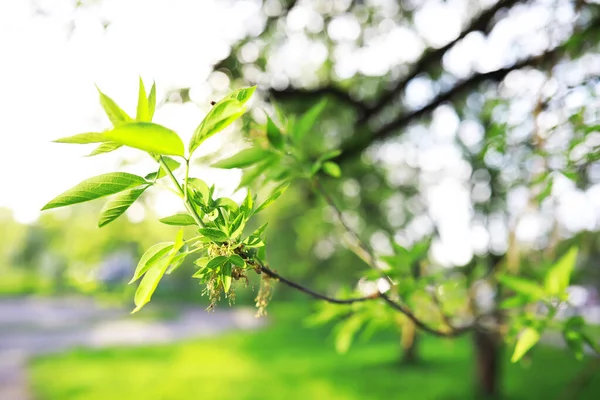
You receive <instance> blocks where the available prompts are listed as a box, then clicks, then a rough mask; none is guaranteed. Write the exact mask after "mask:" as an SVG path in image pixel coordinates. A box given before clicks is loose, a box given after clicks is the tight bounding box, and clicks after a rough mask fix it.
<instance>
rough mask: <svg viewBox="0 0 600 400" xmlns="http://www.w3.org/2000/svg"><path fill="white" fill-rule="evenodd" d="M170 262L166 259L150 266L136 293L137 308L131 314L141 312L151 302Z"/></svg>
mask: <svg viewBox="0 0 600 400" xmlns="http://www.w3.org/2000/svg"><path fill="white" fill-rule="evenodd" d="M170 261H171V259H169V258H167V257H165V258H163V259H161V260H159V261H158V262H156V263H154V264H152V265H151V266H150V268H149V269H148V271H147V272H146V274H145V275H144V277H143V278H142V281H141V282H140V285H139V286H138V288H137V290H136V291H135V297H134V303H135V305H136V307H135V309H134V310H133V311H132V312H131V313H132V314H134V313H136V312H138V311H140V310H141V309H142V307H144V306H145V305H146V304H148V302H150V299H151V298H152V295H153V294H154V291H155V290H156V287H157V286H158V282H160V280H161V279H162V277H163V275H164V274H165V272H166V271H167V268H168V267H169V263H170Z"/></svg>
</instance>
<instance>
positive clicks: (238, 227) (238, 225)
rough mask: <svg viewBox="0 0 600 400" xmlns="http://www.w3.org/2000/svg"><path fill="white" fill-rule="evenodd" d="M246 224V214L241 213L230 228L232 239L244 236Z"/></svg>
mask: <svg viewBox="0 0 600 400" xmlns="http://www.w3.org/2000/svg"><path fill="white" fill-rule="evenodd" d="M245 225H246V224H245V223H244V214H243V213H241V214H239V215H238V216H237V217H235V219H234V220H233V222H232V223H231V226H230V228H229V232H231V233H230V236H231V238H232V239H235V238H237V237H238V236H240V235H241V234H242V232H243V231H244V227H245Z"/></svg>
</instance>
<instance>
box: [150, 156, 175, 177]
mask: <svg viewBox="0 0 600 400" xmlns="http://www.w3.org/2000/svg"><path fill="white" fill-rule="evenodd" d="M162 159H163V161H164V163H165V164H166V165H167V167H169V169H170V170H171V172H173V171H175V170H177V169H178V168H179V167H181V163H180V162H179V161H176V160H174V159H172V158H171V157H167V156H164V157H163V158H162ZM166 175H167V171H165V169H164V167H163V166H162V164H161V165H160V167H159V168H158V176H157V173H156V172H151V173H149V174H148V175H146V179H147V180H149V181H153V180H155V179H160V178H162V177H164V176H166Z"/></svg>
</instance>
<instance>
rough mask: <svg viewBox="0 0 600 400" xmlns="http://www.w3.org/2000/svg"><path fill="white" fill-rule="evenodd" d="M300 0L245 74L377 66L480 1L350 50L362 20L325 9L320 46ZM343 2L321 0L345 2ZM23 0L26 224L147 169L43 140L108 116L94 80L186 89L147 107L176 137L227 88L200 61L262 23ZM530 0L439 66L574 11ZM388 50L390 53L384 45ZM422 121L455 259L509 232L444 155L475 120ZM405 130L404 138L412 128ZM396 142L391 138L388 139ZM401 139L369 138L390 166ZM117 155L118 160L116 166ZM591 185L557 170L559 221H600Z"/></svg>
mask: <svg viewBox="0 0 600 400" xmlns="http://www.w3.org/2000/svg"><path fill="white" fill-rule="evenodd" d="M373 1H374V0H373ZM307 3H309V1H304V2H300V6H299V7H297V8H296V9H294V10H293V12H291V13H290V15H289V16H288V17H287V19H286V34H287V35H288V39H289V40H287V41H286V42H285V43H284V44H283V45H282V46H281V47H279V48H278V49H276V50H275V51H274V52H273V53H272V56H271V57H270V59H269V61H268V64H267V71H266V73H262V75H260V74H261V73H259V72H256V71H254V72H253V71H252V70H251V69H250V68H248V69H247V72H248V73H254V74H255V75H256V74H258V75H259V76H258V78H257V79H258V80H259V82H263V83H268V84H269V85H271V86H275V87H278V88H284V87H286V86H287V85H289V84H290V83H294V84H299V85H310V84H315V81H314V79H316V78H314V79H313V78H312V77H314V76H316V74H313V73H312V72H313V71H314V70H315V69H316V68H318V67H319V65H320V64H321V63H323V62H324V61H325V60H326V59H327V58H328V57H331V58H332V59H333V60H334V61H335V68H334V74H335V77H336V78H337V79H345V78H348V77H351V76H353V75H354V74H356V73H361V74H364V75H367V76H379V75H381V74H384V73H385V72H386V71H388V70H389V69H390V67H391V66H393V65H395V64H398V63H405V62H412V61H414V60H415V59H417V58H418V57H419V55H420V54H421V52H422V51H423V49H424V48H425V47H426V46H434V47H435V46H441V45H443V44H445V43H446V42H447V41H449V40H452V39H453V38H454V37H456V36H457V35H458V33H459V32H460V29H461V26H462V23H461V18H462V19H465V16H466V15H471V14H473V13H476V12H477V10H474V9H472V8H470V7H469V6H468V5H469V4H472V2H469V1H465V0H448V1H446V2H442V1H431V2H429V3H427V4H428V5H427V6H425V7H423V8H422V9H421V10H420V11H419V12H418V13H417V14H416V16H415V26H414V29H409V28H408V27H403V26H396V25H395V24H393V23H390V21H391V20H387V19H384V20H383V22H382V23H381V24H380V26H379V27H377V32H376V34H373V35H372V38H371V39H370V40H367V41H366V43H365V45H364V46H363V47H361V48H357V45H356V43H355V42H354V41H355V39H356V37H357V34H358V33H357V29H359V27H360V21H359V20H358V19H357V18H356V17H355V16H352V15H349V14H344V15H341V16H338V17H335V18H333V20H332V21H331V23H330V24H329V25H328V26H327V27H326V29H327V31H328V34H329V35H330V36H331V37H332V38H333V40H334V42H335V46H334V47H333V49H332V50H331V53H328V50H327V49H326V48H325V46H324V45H322V44H320V43H318V42H315V41H314V40H312V39H310V38H309V37H308V36H307V35H306V34H305V33H304V32H305V31H309V32H310V31H318V30H320V29H324V25H323V24H324V21H323V19H322V18H321V17H320V16H319V14H318V13H316V12H314V11H312V8H311V7H308V6H303V4H307ZM345 3H347V2H345V1H335V2H333V3H331V4H333V7H342V6H343V5H344V4H345ZM381 3H386V2H385V1H381ZM387 3H389V4H391V5H392V6H393V3H394V2H389V1H388V2H387ZM483 3H489V4H491V3H493V1H485V2H483ZM559 3H560V2H559ZM32 4H33V2H32V1H25V0H2V1H1V2H0V58H1V59H2V60H3V62H2V67H1V69H0V121H1V125H0V129H1V130H2V133H1V134H0V182H1V187H2V189H0V207H8V208H10V209H12V210H13V211H14V216H15V218H16V219H17V220H19V221H21V222H26V223H27V222H33V221H35V220H36V218H37V217H38V216H39V210H40V208H41V207H42V206H43V205H44V204H45V203H46V202H47V201H49V200H50V199H52V198H53V197H54V196H56V195H57V194H59V193H61V192H63V191H64V190H66V189H68V188H70V187H72V186H74V185H75V184H77V183H78V182H80V181H81V180H83V179H85V178H88V177H90V176H94V175H98V174H101V173H105V172H110V171H116V170H122V171H128V172H133V173H138V174H141V175H144V174H146V173H148V172H150V171H152V170H153V169H155V166H154V162H153V161H152V160H150V159H149V158H148V157H145V156H144V155H143V154H142V153H141V152H138V151H136V150H131V149H130V150H127V149H122V150H119V152H115V153H111V154H108V155H102V156H97V157H89V158H88V157H84V155H86V154H87V153H89V152H90V151H91V148H89V147H87V146H76V145H65V144H56V143H52V142H51V141H52V140H53V139H56V138H59V137H64V136H70V135H73V134H77V133H81V132H89V131H98V130H103V129H106V128H108V127H109V126H110V124H109V121H108V120H107V119H106V117H105V116H104V115H103V112H102V110H101V108H100V106H99V104H98V94H97V92H96V88H95V85H96V84H97V85H98V86H99V87H100V88H101V89H102V91H103V92H105V93H107V94H108V95H109V96H111V97H112V98H113V99H115V100H116V101H117V103H119V104H120V105H121V106H122V107H123V108H124V109H125V110H126V111H129V112H130V113H132V114H133V110H134V109H135V101H136V98H137V82H138V76H141V77H143V79H144V80H145V82H146V84H147V86H150V84H151V82H152V81H153V80H154V81H156V84H157V94H158V96H157V97H158V99H159V100H160V99H162V100H165V99H166V98H167V96H168V94H169V93H170V91H171V90H173V89H176V88H181V87H190V88H191V91H190V96H191V99H192V100H193V102H189V103H184V104H177V103H166V104H165V103H164V101H163V102H160V103H159V104H158V108H157V111H156V114H155V122H157V123H161V124H164V125H166V126H168V127H169V128H171V129H174V130H176V131H177V132H178V133H179V134H180V135H181V136H182V138H183V141H184V143H186V142H187V141H188V140H189V137H190V136H191V133H192V132H193V129H194V128H195V127H196V125H197V124H198V123H199V122H200V121H201V119H202V117H203V116H204V115H205V113H206V112H207V111H208V109H209V107H210V105H209V102H210V101H211V100H216V99H215V96H216V95H217V94H225V93H226V92H227V91H228V90H230V89H231V83H230V82H229V79H228V78H227V76H226V75H225V74H223V73H220V72H211V65H212V64H214V63H215V62H216V61H218V60H220V59H222V58H224V57H226V56H227V55H228V53H229V46H230V44H231V43H232V42H234V41H236V40H238V39H240V38H242V37H244V36H245V35H246V34H258V33H259V32H260V30H261V28H262V26H263V24H264V16H262V14H261V13H260V9H259V5H258V3H257V2H256V1H252V0H247V1H243V0H242V1H236V2H234V3H231V2H229V1H218V0H202V1H198V0H169V1H167V0H129V1H117V0H102V1H92V2H90V3H89V5H88V6H86V7H81V8H77V9H76V8H74V7H73V1H71V0H45V1H36V2H35V4H36V7H33V5H32ZM269 4H270V5H269V6H268V7H275V8H276V4H277V3H276V2H274V1H270V2H269ZM323 4H327V2H325V3H323ZM532 4H533V5H532V6H530V7H528V8H527V9H524V8H523V7H520V8H519V7H517V8H516V10H513V12H511V18H509V19H508V21H506V22H502V23H500V24H499V25H498V26H497V27H496V28H495V29H494V30H493V31H492V32H491V34H490V35H489V36H487V37H484V36H483V35H481V34H478V33H474V34H471V35H468V36H467V37H466V38H465V39H464V40H462V41H461V42H460V43H459V44H458V45H457V46H455V48H453V49H452V50H451V51H450V52H449V53H448V54H447V55H446V57H444V60H443V64H444V68H445V69H446V70H447V71H448V72H449V73H451V74H452V76H453V77H454V78H456V79H460V78H464V77H466V76H468V75H469V74H470V73H473V72H487V71H491V70H494V69H497V68H501V67H503V66H506V65H509V64H510V63H512V62H514V60H515V59H516V58H518V57H519V56H520V55H522V54H525V53H529V52H532V51H533V52H536V51H541V50H542V49H544V48H546V47H547V46H548V45H550V44H551V43H552V42H553V41H556V40H559V39H560V38H561V32H560V30H556V31H553V30H552V29H550V28H548V26H549V22H550V21H553V23H554V24H557V26H560V25H561V24H568V23H569V21H570V20H571V19H572V18H573V16H574V14H573V11H572V9H570V8H569V7H559V8H558V9H556V10H555V11H554V12H551V11H550V9H549V8H548V7H547V4H548V1H544V0H538V1H534V2H532ZM268 7H267V8H268ZM383 12H389V13H390V15H391V14H392V13H393V12H395V11H394V9H393V7H392V8H390V9H389V10H388V11H385V10H384V11H383ZM106 21H110V25H108V27H107V28H106V29H105V27H104V26H103V24H104V23H105V22H106ZM391 48H393V49H394V51H390V49H391ZM256 55H257V49H256V48H253V47H252V45H248V46H247V47H245V48H243V49H242V52H241V54H240V59H241V60H242V61H244V60H245V61H247V62H251V61H253V60H254V59H255V58H256ZM598 61H599V63H598V65H600V60H598ZM598 71H599V72H600V67H598ZM533 78H535V77H532V76H530V75H523V74H521V75H519V74H515V75H511V76H510V77H509V78H507V82H506V84H505V86H504V88H503V90H505V91H508V92H511V91H512V92H511V93H513V95H514V96H520V95H521V94H520V92H519V90H521V91H522V90H524V88H529V89H531V88H532V87H533V88H535V87H536V85H538V89H539V83H536V82H537V81H536V80H535V79H533ZM311 79H313V80H311ZM433 93H434V92H433V90H432V86H431V82H428V81H427V80H424V79H415V80H414V81H413V82H412V83H411V84H410V85H409V86H408V87H407V90H406V96H405V102H406V105H407V106H408V107H409V108H417V107H419V106H421V105H422V104H424V103H425V102H426V101H428V99H430V98H431V96H433ZM574 101H579V102H581V101H586V99H585V97H584V98H583V99H579V100H574ZM517 105H518V104H517ZM522 110H524V109H523V108H522ZM521 114H522V112H521ZM519 115H520V114H519V109H515V110H512V111H511V118H520V116H519ZM233 129H234V128H233ZM428 132H429V133H430V134H431V135H429V134H428V133H427V132H426V134H425V135H421V136H419V135H420V134H419V132H418V131H416V132H413V133H414V135H412V136H414V137H424V138H426V139H423V140H429V142H428V143H429V144H427V146H420V145H416V144H415V146H416V147H418V148H419V151H418V152H416V153H414V154H415V156H414V157H416V158H415V160H413V161H411V162H415V163H421V164H422V165H423V166H425V167H426V168H430V169H431V170H432V174H433V173H434V172H435V170H436V168H437V169H442V170H444V171H446V172H447V176H446V178H444V179H443V180H441V181H440V182H438V183H436V184H435V185H432V186H431V187H429V188H428V189H427V190H426V192H425V198H426V199H427V201H428V203H429V204H428V205H429V207H430V211H431V213H430V214H431V216H430V218H433V219H434V220H435V222H436V223H437V224H438V225H439V226H440V228H441V236H442V237H441V240H440V241H438V242H436V243H435V244H434V246H433V248H432V251H433V252H434V253H435V254H436V257H437V258H438V259H439V260H442V261H443V263H445V264H448V265H450V264H462V263H464V262H466V261H468V259H470V257H471V256H472V255H473V252H474V251H478V249H480V250H481V251H484V250H485V249H486V248H487V247H488V246H490V245H493V244H490V243H491V242H490V241H492V240H493V237H494V236H497V237H505V236H506V235H505V234H503V233H502V232H500V231H498V232H500V234H498V235H492V237H490V235H489V232H487V231H486V229H485V228H484V227H483V226H482V225H481V224H479V225H478V224H476V223H475V224H474V223H473V221H472V217H473V210H472V209H471V208H470V200H469V196H470V194H469V192H468V191H466V189H465V181H466V179H468V176H467V177H466V178H465V171H466V170H465V168H464V165H463V164H462V160H461V159H460V155H459V154H455V153H453V150H452V146H450V145H449V144H448V142H449V141H452V140H453V138H454V137H455V136H456V135H459V136H460V137H461V138H462V137H463V136H464V137H467V138H468V137H473V135H475V136H477V135H480V134H481V132H478V127H477V126H476V125H473V122H472V121H459V120H458V118H457V117H456V114H455V113H454V111H453V110H452V109H451V107H446V108H443V107H442V108H440V109H438V110H436V112H435V113H434V114H433V120H432V123H431V125H430V126H429V131H428ZM421 133H422V132H421ZM234 134H235V132H231V129H230V132H229V133H224V134H220V135H216V136H215V137H213V138H211V139H210V140H209V141H207V142H206V143H205V144H204V145H203V146H202V147H201V148H200V150H199V151H198V152H197V154H199V155H202V154H209V153H213V152H217V151H221V152H225V153H231V149H230V148H227V146H228V145H229V143H230V141H229V138H231V135H234ZM228 135H229V136H228ZM405 136H409V137H410V136H411V134H410V132H409V133H408V134H407V135H405ZM419 140H421V139H419ZM431 140H435V142H431ZM417 142H418V140H417ZM398 145H399V146H401V147H399V148H398V147H394V146H398ZM402 146H403V147H402ZM411 146H412V145H411V144H408V145H407V144H406V143H404V144H398V143H389V144H387V145H386V146H383V147H382V148H380V149H379V155H378V158H379V159H380V160H382V161H383V162H386V163H388V164H389V165H392V166H393V165H394V163H396V162H399V161H398V160H401V159H402V160H404V159H408V158H410V157H412V156H411V154H412V153H411V151H412V150H411ZM413 147H414V146H413ZM92 148H93V146H92ZM394 149H395V150H394ZM413 150H414V149H413ZM415 151H416V150H415ZM386 154H387V156H386ZM390 154H391V155H390ZM386 157H387V159H386ZM123 159H125V160H127V161H128V162H129V163H128V165H126V166H123V165H121V164H122V162H123ZM467 172H469V171H467ZM192 174H196V175H198V176H199V177H201V178H202V179H204V180H205V181H207V182H208V183H209V184H210V183H218V184H219V185H218V187H219V188H220V190H221V191H222V193H224V194H225V193H226V194H229V193H231V192H233V189H234V188H235V187H236V186H237V182H238V179H239V176H240V172H239V171H235V170H234V171H223V170H214V169H208V168H200V167H194V169H193V170H192ZM396 178H397V179H402V177H396ZM599 192H600V189H599V188H598V187H597V186H596V187H593V188H592V189H590V190H588V191H587V192H581V191H576V190H574V188H573V186H572V185H571V184H570V183H569V182H568V181H567V180H566V179H560V178H559V180H558V184H557V185H555V188H554V192H553V194H554V195H555V196H556V199H557V202H558V207H557V213H558V215H559V218H560V219H561V220H562V221H563V222H564V223H565V224H566V225H567V226H568V229H569V230H571V231H577V230H580V229H597V228H598V227H599V226H600V201H599V200H598V199H600V193H599ZM236 196H238V197H241V196H243V194H240V193H238V194H237V195H236ZM526 198H527V193H520V192H518V191H516V192H515V193H513V194H511V196H510V198H509V202H511V209H513V210H514V212H515V215H516V214H519V215H521V217H520V219H519V221H518V224H519V226H518V229H517V233H518V235H520V237H521V238H522V239H524V240H532V238H535V237H536V236H537V235H538V234H539V232H540V231H543V230H544V229H546V228H545V226H544V216H543V215H542V214H536V213H530V212H524V210H525V208H526V204H525V203H524V199H526ZM152 199H153V202H154V207H155V208H156V209H157V211H158V213H159V214H160V215H169V214H171V213H173V212H175V211H178V210H180V205H179V199H178V198H176V197H174V196H171V195H169V194H164V195H157V196H154V197H153V198H152ZM136 210H137V211H136ZM525 211H526V210H525ZM128 216H129V217H130V218H131V219H134V220H135V219H139V218H141V217H143V212H140V210H139V208H135V207H134V208H132V209H131V211H130V212H129V213H128ZM431 222H432V221H431V220H429V221H428V220H427V218H422V219H420V220H418V221H416V222H415V223H414V224H413V225H414V226H413V228H414V230H416V231H422V233H426V232H427V231H428V230H430V229H431ZM498 229H500V228H498ZM498 232H496V233H498ZM397 239H398V240H399V241H400V242H402V240H406V237H402V235H400V236H399V237H398V238H397ZM505 245H506V243H505V241H504V242H503V243H499V244H498V246H499V247H498V249H497V250H499V251H501V250H502V246H505ZM465 260H466V261H465Z"/></svg>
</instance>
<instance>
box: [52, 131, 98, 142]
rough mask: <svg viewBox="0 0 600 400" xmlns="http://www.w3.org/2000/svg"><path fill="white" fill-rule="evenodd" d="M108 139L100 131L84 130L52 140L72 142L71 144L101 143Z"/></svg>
mask: <svg viewBox="0 0 600 400" xmlns="http://www.w3.org/2000/svg"><path fill="white" fill-rule="evenodd" d="M106 141H108V139H107V138H106V136H104V134H103V133H100V132H86V133H79V134H77V135H73V136H67V137H63V138H60V139H56V140H54V142H55V143H73V144H88V143H102V142H106Z"/></svg>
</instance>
